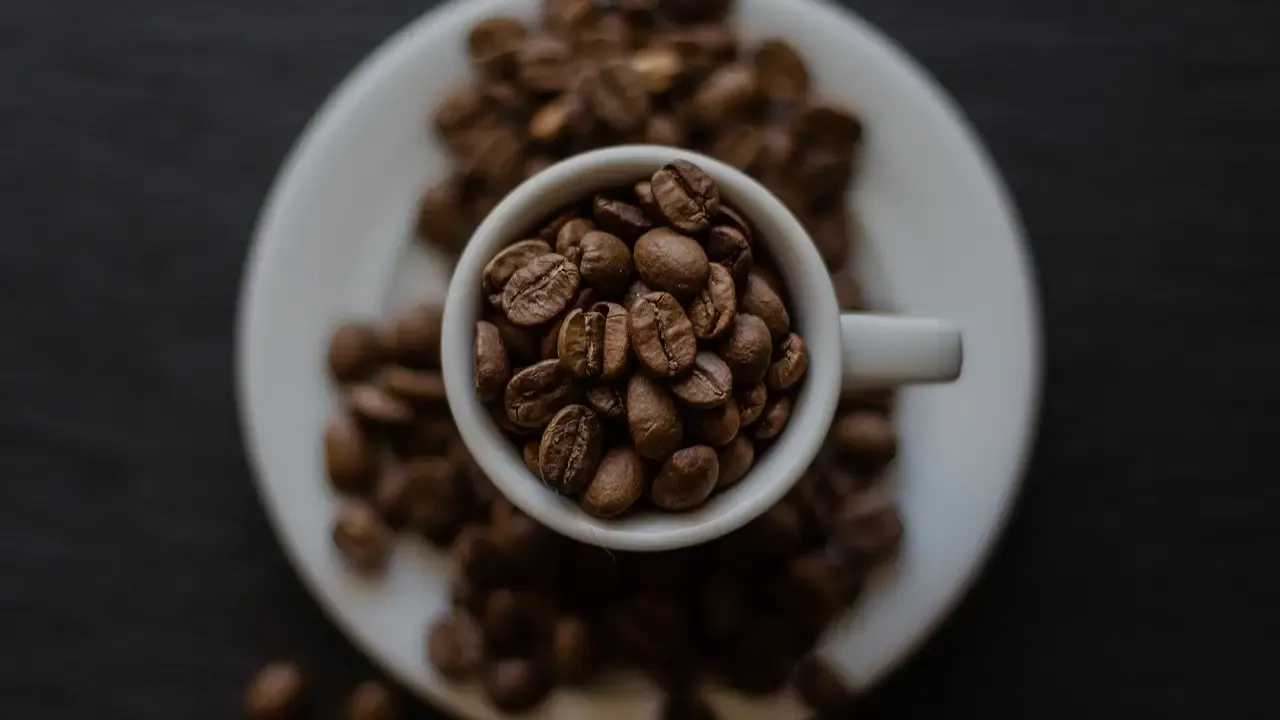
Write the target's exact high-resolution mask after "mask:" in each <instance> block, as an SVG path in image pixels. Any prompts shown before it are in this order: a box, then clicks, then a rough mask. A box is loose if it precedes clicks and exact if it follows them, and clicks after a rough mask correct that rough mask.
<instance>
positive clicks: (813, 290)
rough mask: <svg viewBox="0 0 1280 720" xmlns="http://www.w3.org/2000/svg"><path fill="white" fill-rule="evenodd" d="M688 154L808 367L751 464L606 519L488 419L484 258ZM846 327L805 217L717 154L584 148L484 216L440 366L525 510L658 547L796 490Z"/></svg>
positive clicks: (690, 538)
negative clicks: (787, 320) (769, 289)
mask: <svg viewBox="0 0 1280 720" xmlns="http://www.w3.org/2000/svg"><path fill="white" fill-rule="evenodd" d="M674 159H685V160H688V161H690V162H692V163H694V164H696V165H698V166H699V167H701V168H703V169H704V170H705V171H706V172H707V173H708V174H709V175H711V177H712V178H714V179H715V181H716V185H717V187H718V188H719V191H720V195H721V198H722V200H723V201H724V202H726V203H728V204H729V205H731V206H733V207H734V209H736V210H738V211H739V212H740V213H741V214H742V215H743V217H744V218H745V219H746V220H747V221H748V223H750V225H751V227H752V228H753V230H754V233H755V243H756V245H757V246H763V247H765V248H767V250H768V253H769V255H770V256H771V257H772V259H773V261H774V264H775V267H776V269H777V270H778V273H779V275H781V277H782V280H783V282H784V283H785V284H786V287H787V291H788V295H789V297H790V308H789V309H790V312H791V325H792V329H793V330H794V331H795V332H797V333H799V334H800V335H801V336H802V337H803V338H804V339H805V343H806V345H807V346H808V351H809V368H808V371H807V373H806V378H805V380H804V381H803V386H802V387H801V389H800V390H799V392H798V393H797V395H796V397H795V402H794V404H793V409H792V414H791V419H790V420H789V421H788V423H787V426H786V428H785V429H784V430H783V432H782V434H781V435H780V436H779V437H778V438H777V440H775V441H774V443H773V445H772V446H771V447H770V448H769V449H768V451H767V452H765V453H764V454H763V455H761V456H759V457H757V459H756V463H755V465H754V466H753V467H752V468H751V470H750V472H748V473H747V475H746V476H745V477H744V478H743V479H742V480H741V481H739V482H738V483H737V484H736V485H734V486H733V487H732V488H729V489H728V490H725V491H722V492H719V493H716V494H715V495H713V496H712V497H711V498H710V499H709V500H708V501H707V502H706V503H705V504H703V505H702V506H700V507H697V508H695V509H693V510H690V511H687V512H680V513H666V512H657V511H642V512H636V513H629V514H627V515H626V516H624V517H620V518H614V519H608V520H605V519H600V518H596V517H593V516H591V515H588V514H587V513H586V512H584V511H583V510H582V509H581V508H580V507H579V505H578V503H577V502H576V501H575V500H574V499H573V498H568V497H564V496H562V495H559V494H557V493H556V492H554V491H552V490H551V489H550V488H548V487H546V486H544V485H543V484H542V483H541V481H539V480H538V479H537V478H536V477H534V476H533V474H532V473H530V472H529V471H528V469H526V468H525V466H524V462H523V460H522V459H521V457H520V452H519V448H517V447H516V445H515V444H514V443H513V442H512V441H510V440H509V439H508V438H507V437H506V435H504V434H503V433H502V432H501V431H500V430H499V428H498V427H497V425H496V424H495V423H494V422H493V420H492V419H491V418H490V417H489V415H488V413H487V411H486V410H485V408H484V407H483V405H482V404H481V403H480V402H479V400H478V399H477V397H476V395H475V392H474V384H473V383H474V380H473V377H474V354H473V351H472V348H473V343H474V340H475V324H476V321H477V320H478V319H479V317H480V314H481V312H482V307H483V305H482V303H483V302H484V299H483V297H482V295H481V291H480V281H481V276H482V274H483V271H484V266H485V265H486V264H487V263H488V261H489V259H490V258H492V257H493V255H494V254H495V253H497V252H498V251H499V250H500V249H502V248H503V247H505V246H506V245H508V244H510V243H511V242H514V241H516V240H519V239H522V238H523V237H524V234H525V233H529V232H530V231H531V229H534V228H536V226H537V223H538V222H539V221H541V220H544V219H545V218H546V217H547V216H548V215H550V214H551V213H552V212H554V211H555V210H556V209H558V208H560V207H563V206H565V205H568V204H570V203H573V202H575V201H577V200H580V199H581V198H583V197H586V196H588V195H589V194H591V193H593V192H596V191H598V190H603V189H606V188H609V187H616V186H618V185H623V184H626V183H631V182H636V181H638V180H641V179H645V178H648V177H649V176H650V175H652V174H653V172H654V171H655V170H657V169H658V168H659V167H661V166H662V165H663V164H665V163H668V162H670V161H672V160H674ZM839 333H840V325H839V311H838V309H837V305H836V300H835V293H834V290H833V289H832V285H831V280H830V278H829V276H828V274H827V270H826V267H825V266H824V265H823V263H822V260H821V258H820V257H819V256H818V253H817V250H815V249H814V247H813V244H812V242H811V241H810V240H809V239H808V236H807V235H806V233H805V231H804V228H803V227H802V226H801V224H800V222H799V221H798V220H797V219H796V218H795V216H793V215H792V214H791V212H790V211H789V210H787V208H786V207H785V206H784V205H783V204H782V202H781V201H779V200H778V199H777V198H776V197H774V196H773V195H772V194H771V193H769V192H768V191H767V190H766V189H765V188H764V187H763V186H762V185H760V184H759V183H757V182H756V181H754V180H752V179H751V178H749V177H747V176H746V175H745V174H743V173H741V172H740V171H738V170H736V169H734V168H732V167H730V166H728V165H725V164H724V163H721V162H719V161H716V160H714V159H712V158H709V157H706V156H704V155H700V154H698V153H693V152H689V151H687V150H679V149H676V148H668V147H660V146H647V145H633V146H621V147H613V148H607V149H603V150H598V151H594V152H590V153H585V154H582V155H579V156H576V157H573V158H570V159H568V160H565V161H563V162H561V163H559V164H557V165H555V166H553V167H551V168H548V169H546V170H544V171H543V172H541V173H539V174H538V175H536V176H534V177H532V178H530V179H529V180H527V181H525V182H524V183H523V184H522V185H520V186H519V187H517V188H516V189H515V190H514V191H512V192H511V193H510V194H509V195H507V197H506V198H505V199H503V200H502V202H500V203H499V204H498V206H497V207H496V208H494V210H493V211H492V212H491V213H490V214H489V216H488V218H486V220H485V221H484V222H483V223H482V224H481V225H480V227H479V228H478V229H477V230H476V232H475V234H474V235H473V237H472V239H471V241H470V242H469V243H468V245H467V247H466V250H465V251H464V253H463V255H462V257H461V258H460V260H459V262H458V265H457V267H456V269H455V271H454V274H453V280H452V282H451V284H450V287H449V294H448V298H447V300H446V302H445V317H444V335H443V358H442V360H443V363H442V365H443V370H444V379H445V388H446V392H447V394H448V399H449V404H450V406H451V409H452V411H453V414H454V418H455V420H456V421H457V423H458V429H459V432H460V433H461V435H462V438H463V441H464V442H466V444H467V447H468V449H469V450H470V451H471V454H472V455H473V456H474V457H475V459H476V461H477V462H478V463H479V464H480V466H481V468H482V469H483V470H484V472H485V473H486V474H487V475H488V476H489V478H490V479H491V480H492V481H493V483H494V485H495V486H496V487H497V488H498V490H499V491H500V492H502V493H503V495H505V496H506V497H507V498H508V499H509V500H510V501H511V502H512V503H514V504H515V505H516V506H517V507H519V508H520V509H521V510H522V511H524V512H525V513H527V514H528V515H529V516H530V517H533V518H534V519H536V520H538V521H539V522H541V523H543V524H545V525H547V526H549V527H550V528H552V529H553V530H556V531H557V532H560V533H562V534H564V535H567V536H569V537H572V538H574V539H577V540H579V541H582V542H586V543H590V544H593V545H600V546H603V547H609V548H614V549H619V550H632V551H659V550H671V549H675V548H679V547H685V546H689V545H696V544H699V543H702V542H706V541H709V540H712V539H714V538H716V537H719V536H721V535H724V534H726V533H729V532H732V531H733V530H735V529H737V528H739V527H741V526H742V525H744V524H746V523H747V522H749V521H750V520H751V519H753V518H755V517H756V516H758V515H759V514H760V513H762V512H764V511H765V510H766V509H768V508H769V507H770V506H772V505H773V504H775V503H776V502H777V501H778V500H780V499H782V497H783V496H784V495H785V494H786V493H787V491H788V490H790V488H791V486H792V485H793V484H794V483H795V481H796V480H797V479H798V478H799V476H800V475H801V474H802V473H803V472H804V470H805V469H806V468H807V466H808V464H809V462H810V461H811V460H812V459H813V457H814V455H815V454H816V453H817V451H818V448H819V447H820V445H821V444H822V441H823V439H824V438H825V436H826V434H827V430H828V428H829V426H830V424H831V421H832V418H833V417H834V415H835V409H836V404H837V402H838V400H839V396H840V334H839Z"/></svg>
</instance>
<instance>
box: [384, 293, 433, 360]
mask: <svg viewBox="0 0 1280 720" xmlns="http://www.w3.org/2000/svg"><path fill="white" fill-rule="evenodd" d="M443 317H444V313H443V311H442V309H441V308H440V307H439V306H437V305H419V306H418V307H415V308H413V309H412V310H409V311H408V312H406V313H404V314H403V315H400V316H399V317H397V318H396V319H395V320H394V321H393V322H392V323H391V349H392V353H393V354H394V355H395V357H396V359H397V360H399V361H400V362H401V363H402V364H404V365H407V366H409V367H416V368H438V367H440V332H441V327H442V325H443V322H442V321H443Z"/></svg>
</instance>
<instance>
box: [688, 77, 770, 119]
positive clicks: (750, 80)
mask: <svg viewBox="0 0 1280 720" xmlns="http://www.w3.org/2000/svg"><path fill="white" fill-rule="evenodd" d="M759 97H760V86H759V83H758V82H757V80H756V72H755V70H754V69H752V68H750V67H748V66H746V65H738V64H734V65H724V66H722V67H720V68H719V69H717V70H716V71H715V72H713V73H712V74H711V76H710V77H708V78H707V79H706V81H704V82H703V83H702V85H701V86H700V87H699V88H698V91H697V92H696V93H695V94H694V96H693V99H692V100H691V101H690V104H691V110H692V112H693V115H694V117H696V118H697V119H698V121H699V122H701V123H702V124H703V125H705V126H708V127H714V126H717V125H724V124H726V123H732V122H736V121H738V120H739V119H741V118H742V117H744V116H745V115H746V114H747V113H748V112H749V111H750V110H751V108H752V106H753V105H755V104H756V102H757V100H758V99H759Z"/></svg>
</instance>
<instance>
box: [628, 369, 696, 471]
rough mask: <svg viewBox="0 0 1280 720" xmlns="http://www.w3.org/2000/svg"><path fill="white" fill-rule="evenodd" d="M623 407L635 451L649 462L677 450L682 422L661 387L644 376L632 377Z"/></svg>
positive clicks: (668, 396) (663, 457) (682, 433)
mask: <svg viewBox="0 0 1280 720" xmlns="http://www.w3.org/2000/svg"><path fill="white" fill-rule="evenodd" d="M626 405H627V426H628V428H629V429H630V431H631V439H632V440H634V441H635V445H636V451H637V452H639V453H640V454H641V455H643V456H644V457H646V458H649V459H650V460H665V459H667V457H669V456H670V455H671V453H673V452H675V451H676V449H677V448H679V447H680V441H681V438H682V436H683V435H684V423H683V421H682V420H681V418H680V413H679V412H678V411H677V410H676V403H675V400H673V399H672V397H671V395H669V394H668V393H667V390H666V389H665V388H664V387H662V386H661V385H660V384H658V383H657V382H656V381H655V380H653V379H651V378H649V377H647V376H645V375H640V374H636V375H632V376H631V378H630V380H628V382H627V403H626Z"/></svg>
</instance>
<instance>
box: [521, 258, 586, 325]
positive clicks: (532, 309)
mask: <svg viewBox="0 0 1280 720" xmlns="http://www.w3.org/2000/svg"><path fill="white" fill-rule="evenodd" d="M580 279H581V277H580V275H579V274H578V267H577V266H576V265H574V264H573V263H571V262H569V260H568V259H567V258H565V257H564V256H563V255H557V254H556V253H547V254H546V255H540V256H538V257H536V258H534V259H533V260H532V261H531V262H530V263H529V264H528V265H525V266H524V267H522V268H520V269H519V270H517V271H516V272H515V274H514V275H512V276H511V280H510V281H508V282H507V286H506V288H505V289H504V290H503V291H502V309H503V311H504V312H506V314H507V319H508V320H510V321H511V322H512V323H513V324H515V325H519V326H522V327H528V326H530V325H541V324H542V323H545V322H547V321H548V320H551V319H553V318H554V317H556V316H557V315H559V314H560V313H561V312H563V311H564V309H565V308H566V307H568V305H569V303H570V302H571V301H572V300H573V299H574V296H576V295H577V293H578V282H579V280H580Z"/></svg>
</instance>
